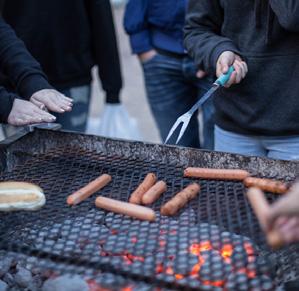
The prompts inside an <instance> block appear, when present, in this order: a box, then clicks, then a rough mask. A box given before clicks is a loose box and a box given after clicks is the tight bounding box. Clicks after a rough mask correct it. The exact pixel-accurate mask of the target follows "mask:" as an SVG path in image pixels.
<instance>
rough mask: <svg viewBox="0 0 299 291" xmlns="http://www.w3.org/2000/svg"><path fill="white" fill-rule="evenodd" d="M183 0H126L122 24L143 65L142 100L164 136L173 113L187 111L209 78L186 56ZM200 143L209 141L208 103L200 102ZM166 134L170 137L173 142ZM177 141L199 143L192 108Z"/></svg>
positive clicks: (210, 143)
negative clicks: (143, 95) (144, 90)
mask: <svg viewBox="0 0 299 291" xmlns="http://www.w3.org/2000/svg"><path fill="white" fill-rule="evenodd" d="M186 5H187V0H179V1H172V0H129V1H128V4H127V6H126V11H125V17H124V26H125V29H126V31H127V33H128V34H129V36H130V43H131V47H132V52H133V53H134V54H137V55H138V57H139V59H140V62H141V64H142V67H143V72H144V79H145V84H146V91H147V97H148V101H149V104H150V107H151V110H152V113H153V115H154V118H155V121H156V123H157V125H158V129H159V131H160V135H161V138H162V140H163V141H164V140H165V139H166V137H167V134H168V132H169V130H170V128H171V127H172V125H173V124H174V122H175V121H176V119H177V118H178V117H179V116H180V115H182V114H183V113H185V112H186V111H188V110H189V109H190V108H191V107H192V106H193V105H194V104H195V103H196V101H197V100H198V99H199V98H200V97H201V96H202V95H203V94H204V92H205V91H206V90H207V89H209V87H210V86H211V84H212V82H211V81H209V80H208V78H207V77H206V74H205V73H204V72H203V71H202V70H201V69H200V68H199V67H197V66H196V65H195V63H194V62H193V61H192V60H191V59H190V58H189V57H188V55H187V53H186V51H185V50H184V47H183V26H184V24H185V9H186ZM203 129H204V144H203V147H204V148H207V149H213V147H214V141H213V140H214V121H213V104H212V101H211V100H210V101H207V102H206V103H205V105H204V106H203ZM175 141H176V137H172V139H171V140H170V143H175ZM180 145H183V146H189V147H197V148H199V147H200V138H199V124H198V117H197V115H196V114H195V115H194V116H193V117H192V119H191V121H190V124H189V126H188V128H187V130H186V132H185V134H184V136H183V138H182V140H181V141H180Z"/></svg>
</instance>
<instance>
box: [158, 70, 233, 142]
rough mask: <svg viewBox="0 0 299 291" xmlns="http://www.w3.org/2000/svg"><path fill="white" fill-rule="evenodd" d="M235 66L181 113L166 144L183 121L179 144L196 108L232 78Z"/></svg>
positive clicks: (178, 139)
mask: <svg viewBox="0 0 299 291" xmlns="http://www.w3.org/2000/svg"><path fill="white" fill-rule="evenodd" d="M234 70H235V69H234V67H233V66H231V67H230V68H229V70H228V72H227V73H226V74H224V75H222V76H220V77H219V78H218V79H217V80H216V81H215V82H214V84H213V86H212V88H211V89H210V90H209V91H208V92H207V93H205V95H204V96H202V97H201V98H200V99H199V100H198V101H197V102H196V103H195V104H194V105H193V107H192V108H191V109H190V110H189V111H188V112H186V113H185V114H183V115H181V116H180V117H179V118H178V119H177V120H176V122H175V124H174V125H173V126H172V128H171V129H170V131H169V133H168V136H167V138H166V140H165V142H164V144H166V143H167V142H168V140H169V139H170V137H171V136H172V135H173V133H174V132H175V130H176V129H177V127H178V126H179V125H180V124H181V123H183V125H182V128H181V131H180V134H179V136H178V138H177V140H176V143H175V144H178V142H179V141H180V140H181V138H182V136H183V135H184V133H185V131H186V129H187V127H188V124H189V122H190V119H191V117H192V115H193V114H194V113H195V112H196V110H197V109H198V108H199V107H200V106H202V105H203V104H204V103H205V102H206V101H207V100H208V99H209V98H210V97H211V96H212V95H213V93H214V92H215V91H217V89H218V88H220V87H221V86H224V85H225V84H226V83H227V82H228V80H229V79H230V77H231V74H232V73H233V71H234Z"/></svg>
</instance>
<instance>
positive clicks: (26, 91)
mask: <svg viewBox="0 0 299 291" xmlns="http://www.w3.org/2000/svg"><path fill="white" fill-rule="evenodd" d="M0 70H1V72H3V73H5V74H6V75H7V76H8V78H9V81H10V83H11V85H12V86H13V87H14V91H15V92H9V91H8V90H7V89H6V88H4V87H3V86H0V123H7V122H8V123H9V124H11V125H27V124H31V123H39V122H53V121H54V120H55V117H54V116H53V115H51V114H49V113H48V112H46V111H45V109H47V110H50V111H55V112H59V113H63V112H65V111H69V110H71V107H72V100H71V99H70V98H68V97H65V96H64V95H62V94H61V93H59V92H57V91H56V90H53V88H52V86H50V84H49V83H48V81H47V78H46V76H45V75H44V73H43V72H42V70H41V68H40V65H39V64H38V63H37V62H36V61H35V59H34V58H33V57H32V56H31V55H30V54H29V53H28V51H27V50H26V48H25V46H24V44H23V42H22V41H20V40H19V39H18V38H17V37H16V35H15V33H14V31H13V30H12V29H11V28H10V27H9V26H8V25H7V24H6V23H5V22H4V21H3V19H1V18H0ZM22 98H24V99H26V100H28V101H25V100H21V99H22ZM29 100H30V101H31V102H29Z"/></svg>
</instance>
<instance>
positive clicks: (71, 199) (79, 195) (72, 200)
mask: <svg viewBox="0 0 299 291" xmlns="http://www.w3.org/2000/svg"><path fill="white" fill-rule="evenodd" d="M111 180H112V177H111V176H110V175H107V174H103V175H101V176H100V177H98V178H96V179H95V180H93V181H91V182H90V183H88V184H87V185H86V186H84V187H83V188H81V189H79V190H78V191H76V192H74V193H73V194H71V195H69V196H68V197H67V200H66V202H67V204H68V205H76V204H79V203H81V202H82V201H84V200H85V199H87V198H88V197H89V196H91V195H92V194H94V193H95V192H97V191H99V190H100V189H102V188H104V187H105V186H106V185H107V184H108V183H109V182H110V181H111Z"/></svg>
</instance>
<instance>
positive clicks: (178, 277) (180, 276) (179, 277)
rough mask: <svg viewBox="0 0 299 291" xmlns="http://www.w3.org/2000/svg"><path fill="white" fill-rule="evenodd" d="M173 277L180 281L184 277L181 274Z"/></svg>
mask: <svg viewBox="0 0 299 291" xmlns="http://www.w3.org/2000/svg"><path fill="white" fill-rule="evenodd" d="M174 276H175V278H176V279H177V280H182V279H184V275H182V274H175V275H174Z"/></svg>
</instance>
